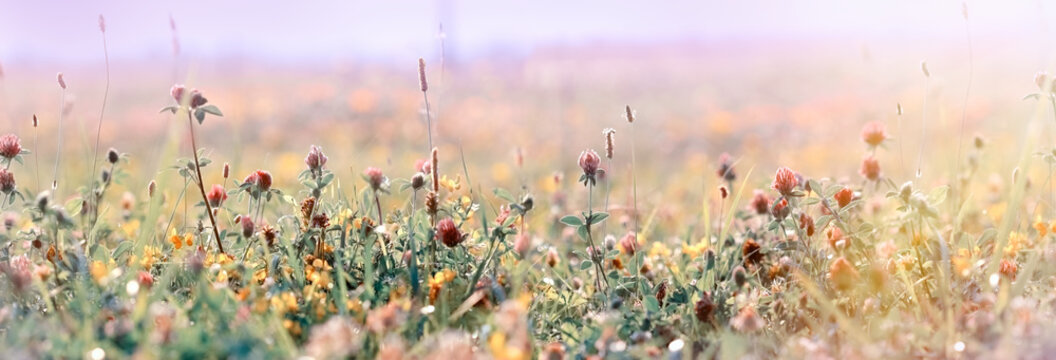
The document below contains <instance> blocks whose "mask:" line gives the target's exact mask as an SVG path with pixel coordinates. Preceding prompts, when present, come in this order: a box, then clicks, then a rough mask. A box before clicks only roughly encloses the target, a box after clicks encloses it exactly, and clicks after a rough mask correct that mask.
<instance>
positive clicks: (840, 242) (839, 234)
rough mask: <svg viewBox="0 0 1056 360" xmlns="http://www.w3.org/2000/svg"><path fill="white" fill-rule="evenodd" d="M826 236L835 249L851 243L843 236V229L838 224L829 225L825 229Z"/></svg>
mask: <svg viewBox="0 0 1056 360" xmlns="http://www.w3.org/2000/svg"><path fill="white" fill-rule="evenodd" d="M825 237H826V238H827V239H828V240H829V246H831V247H832V248H833V249H834V250H839V249H842V248H845V247H847V245H849V244H848V242H847V240H846V239H844V238H843V231H841V230H840V228H838V227H836V226H829V228H828V229H825Z"/></svg>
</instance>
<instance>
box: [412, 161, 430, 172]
mask: <svg viewBox="0 0 1056 360" xmlns="http://www.w3.org/2000/svg"><path fill="white" fill-rule="evenodd" d="M414 171H416V172H419V173H422V174H429V173H430V172H431V171H432V164H430V162H429V160H428V159H418V160H415V161H414Z"/></svg>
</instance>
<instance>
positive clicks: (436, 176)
mask: <svg viewBox="0 0 1056 360" xmlns="http://www.w3.org/2000/svg"><path fill="white" fill-rule="evenodd" d="M439 152H440V150H439V149H438V148H435V147H434V148H433V154H432V158H433V159H432V161H430V162H429V171H431V172H432V175H433V192H435V193H437V194H439V193H440V172H439V171H438V170H437V165H439V164H440V163H439V159H440V157H439V155H438V154H439Z"/></svg>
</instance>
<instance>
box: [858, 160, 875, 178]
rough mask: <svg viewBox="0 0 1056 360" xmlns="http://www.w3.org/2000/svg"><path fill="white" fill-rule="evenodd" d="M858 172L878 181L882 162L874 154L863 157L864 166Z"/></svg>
mask: <svg viewBox="0 0 1056 360" xmlns="http://www.w3.org/2000/svg"><path fill="white" fill-rule="evenodd" d="M858 173H859V174H861V175H862V177H865V178H866V179H869V180H870V181H876V180H877V179H879V178H880V162H879V161H877V160H876V158H875V157H873V156H872V155H869V156H866V157H865V159H862V168H861V169H859V170H858Z"/></svg>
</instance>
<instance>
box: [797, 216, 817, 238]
mask: <svg viewBox="0 0 1056 360" xmlns="http://www.w3.org/2000/svg"><path fill="white" fill-rule="evenodd" d="M799 228H800V229H803V231H806V233H807V236H814V218H813V217H811V216H810V215H807V214H806V213H802V214H799Z"/></svg>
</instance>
